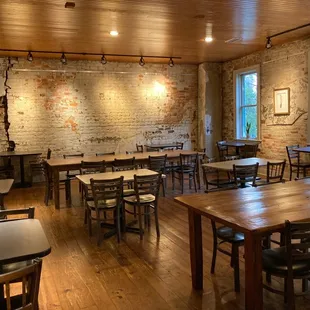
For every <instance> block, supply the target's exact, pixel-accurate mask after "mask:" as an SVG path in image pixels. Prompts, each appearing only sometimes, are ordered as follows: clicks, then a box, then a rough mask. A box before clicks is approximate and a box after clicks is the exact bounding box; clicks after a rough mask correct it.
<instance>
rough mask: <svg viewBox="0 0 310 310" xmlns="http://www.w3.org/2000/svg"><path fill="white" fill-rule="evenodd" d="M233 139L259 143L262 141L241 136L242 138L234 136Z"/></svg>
mask: <svg viewBox="0 0 310 310" xmlns="http://www.w3.org/2000/svg"><path fill="white" fill-rule="evenodd" d="M235 140H236V141H239V142H253V143H254V144H259V143H261V142H262V140H260V139H247V138H242V139H241V138H240V139H238V138H236V139H235Z"/></svg>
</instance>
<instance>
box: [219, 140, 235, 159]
mask: <svg viewBox="0 0 310 310" xmlns="http://www.w3.org/2000/svg"><path fill="white" fill-rule="evenodd" d="M225 143H226V141H217V142H216V146H217V149H218V152H219V158H220V161H225V160H228V158H229V157H230V156H235V155H236V154H229V153H228V146H227V145H225Z"/></svg>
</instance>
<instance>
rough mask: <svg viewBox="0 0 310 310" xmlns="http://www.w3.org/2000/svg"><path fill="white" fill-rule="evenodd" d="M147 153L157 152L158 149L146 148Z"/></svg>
mask: <svg viewBox="0 0 310 310" xmlns="http://www.w3.org/2000/svg"><path fill="white" fill-rule="evenodd" d="M146 151H147V152H159V151H160V150H159V149H155V148H154V147H146Z"/></svg>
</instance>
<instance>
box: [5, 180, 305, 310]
mask: <svg viewBox="0 0 310 310" xmlns="http://www.w3.org/2000/svg"><path fill="white" fill-rule="evenodd" d="M72 187H73V188H74V189H73V190H74V192H73V203H72V207H71V208H68V207H66V206H65V204H64V203H63V201H62V203H63V205H62V208H61V209H60V210H55V208H54V206H53V203H51V206H49V207H46V206H45V205H44V203H43V194H44V188H43V187H42V186H34V187H32V188H28V189H13V190H12V191H11V192H10V194H9V195H8V196H7V197H6V200H5V201H6V207H7V208H21V207H28V206H35V207H36V210H35V217H36V218H38V219H39V220H40V221H41V223H42V225H43V227H44V229H45V233H46V235H47V237H48V240H49V242H50V244H51V246H52V253H51V254H50V255H49V256H47V257H45V258H44V260H43V273H42V278H41V285H40V297H39V302H40V309H41V310H43V309H87V310H95V309H100V310H101V309H107V310H108V309H109V310H110V309H125V310H129V309H144V310H145V309H227V310H228V309H229V310H233V309H244V285H243V283H244V260H243V253H242V254H241V263H240V267H241V293H239V294H236V293H235V292H234V289H233V271H232V269H231V268H230V266H229V258H228V257H226V256H225V255H223V254H221V253H219V254H218V260H217V265H216V273H215V275H213V276H211V275H210V261H211V254H212V235H211V229H210V224H209V222H208V220H207V219H204V222H203V242H204V283H205V288H204V291H203V292H196V291H193V290H192V288H191V275H190V259H189V243H188V242H189V240H188V221H187V210H186V209H185V208H184V207H181V206H179V205H177V204H176V203H174V202H173V195H175V196H176V195H180V192H179V191H174V192H172V191H171V190H168V195H167V196H168V197H166V198H163V197H162V198H160V212H159V215H160V228H161V236H160V239H157V237H156V232H155V227H154V223H152V224H153V225H152V229H151V231H150V232H146V234H145V236H144V240H143V241H140V240H139V236H138V235H136V234H132V233H127V234H126V235H125V236H124V238H123V240H122V241H121V243H120V244H118V243H117V241H116V238H115V237H111V238H109V239H107V240H104V241H103V242H102V244H101V246H100V247H97V246H96V230H95V227H94V229H93V230H94V237H92V238H89V237H88V233H87V230H86V227H85V226H84V224H83V208H82V207H81V206H80V200H79V194H78V190H77V188H78V185H77V183H74V184H73V186H72ZM243 190H246V189H243ZM188 193H190V191H187V194H188ZM172 194H173V195H172ZM61 195H62V196H64V193H61ZM208 195H211V194H208ZM62 199H63V197H62ZM273 283H274V284H275V285H277V286H278V287H280V285H282V284H281V282H280V283H278V282H277V280H273ZM309 298H310V296H309V297H299V298H298V300H297V309H310V300H309ZM264 305H265V308H264V309H285V307H284V304H283V300H282V298H281V297H280V296H276V295H274V294H272V293H269V292H264Z"/></svg>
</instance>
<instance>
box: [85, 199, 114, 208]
mask: <svg viewBox="0 0 310 310" xmlns="http://www.w3.org/2000/svg"><path fill="white" fill-rule="evenodd" d="M87 205H88V207H89V208H91V209H93V210H94V209H95V202H94V201H93V200H89V201H87ZM115 207H116V200H115V199H107V200H99V203H98V209H108V208H115Z"/></svg>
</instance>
